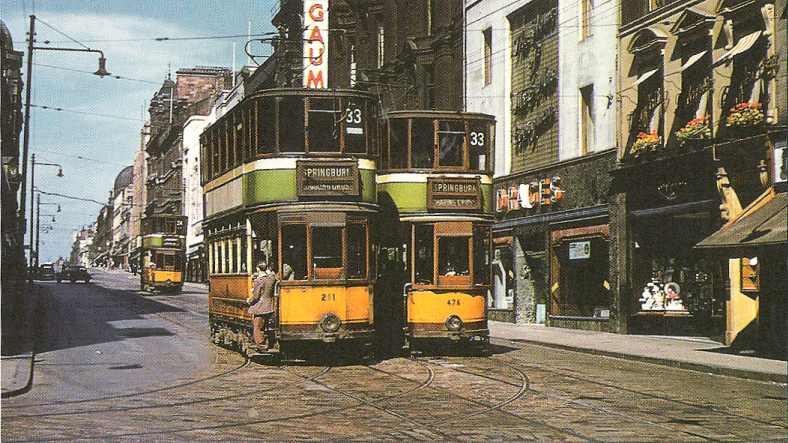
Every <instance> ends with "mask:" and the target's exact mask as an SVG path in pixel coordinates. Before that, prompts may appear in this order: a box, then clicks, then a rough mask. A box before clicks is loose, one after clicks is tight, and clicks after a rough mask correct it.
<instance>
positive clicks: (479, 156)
mask: <svg viewBox="0 0 788 443" xmlns="http://www.w3.org/2000/svg"><path fill="white" fill-rule="evenodd" d="M489 133H490V124H489V123H487V122H485V121H470V122H468V151H469V153H468V155H469V157H470V158H469V160H470V163H471V165H470V166H471V169H473V170H477V171H486V170H487V169H488V168H489V166H488V164H487V158H488V156H489V146H490V136H489Z"/></svg>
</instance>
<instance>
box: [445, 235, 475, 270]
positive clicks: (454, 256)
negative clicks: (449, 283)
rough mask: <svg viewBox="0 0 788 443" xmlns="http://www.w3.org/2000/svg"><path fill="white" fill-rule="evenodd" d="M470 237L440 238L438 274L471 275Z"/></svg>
mask: <svg viewBox="0 0 788 443" xmlns="http://www.w3.org/2000/svg"><path fill="white" fill-rule="evenodd" d="M469 239H470V237H439V238H438V273H439V275H441V276H447V277H453V276H467V275H470V272H471V270H470V260H469V254H468V252H469V251H468V240H469Z"/></svg>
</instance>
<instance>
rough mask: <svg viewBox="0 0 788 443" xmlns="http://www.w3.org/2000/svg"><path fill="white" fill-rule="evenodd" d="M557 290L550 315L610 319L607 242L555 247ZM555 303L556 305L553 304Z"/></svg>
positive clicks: (594, 240)
mask: <svg viewBox="0 0 788 443" xmlns="http://www.w3.org/2000/svg"><path fill="white" fill-rule="evenodd" d="M555 252H556V254H557V259H558V262H559V263H558V279H559V288H558V294H557V297H556V296H555V295H556V294H554V300H555V301H554V303H555V306H553V307H552V309H551V314H554V315H563V316H577V317H597V318H607V317H609V315H610V314H609V308H610V304H611V301H612V297H611V294H610V288H609V286H610V284H609V283H608V271H609V269H610V263H609V262H608V243H607V241H606V240H605V239H604V238H601V237H595V238H590V239H582V240H567V241H565V242H564V243H562V244H561V246H560V247H558V248H556V251H555ZM556 301H557V303H556Z"/></svg>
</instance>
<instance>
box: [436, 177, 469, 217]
mask: <svg viewBox="0 0 788 443" xmlns="http://www.w3.org/2000/svg"><path fill="white" fill-rule="evenodd" d="M479 183H480V181H479V178H459V177H429V178H428V179H427V209H429V210H447V209H449V210H480V209H481V208H482V198H481V186H480V184H479Z"/></svg>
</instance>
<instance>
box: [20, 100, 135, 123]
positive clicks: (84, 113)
mask: <svg viewBox="0 0 788 443" xmlns="http://www.w3.org/2000/svg"><path fill="white" fill-rule="evenodd" d="M30 106H31V107H33V108H39V109H45V110H48V111H58V112H69V113H72V114H82V115H90V116H93V117H103V118H112V119H115V120H127V121H133V122H141V121H143V120H142V119H141V118H132V117H123V116H120V115H110V114H100V113H97V112H87V111H78V110H76V109H66V108H60V107H57V106H45V105H35V104H32V103H31V104H30Z"/></svg>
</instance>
